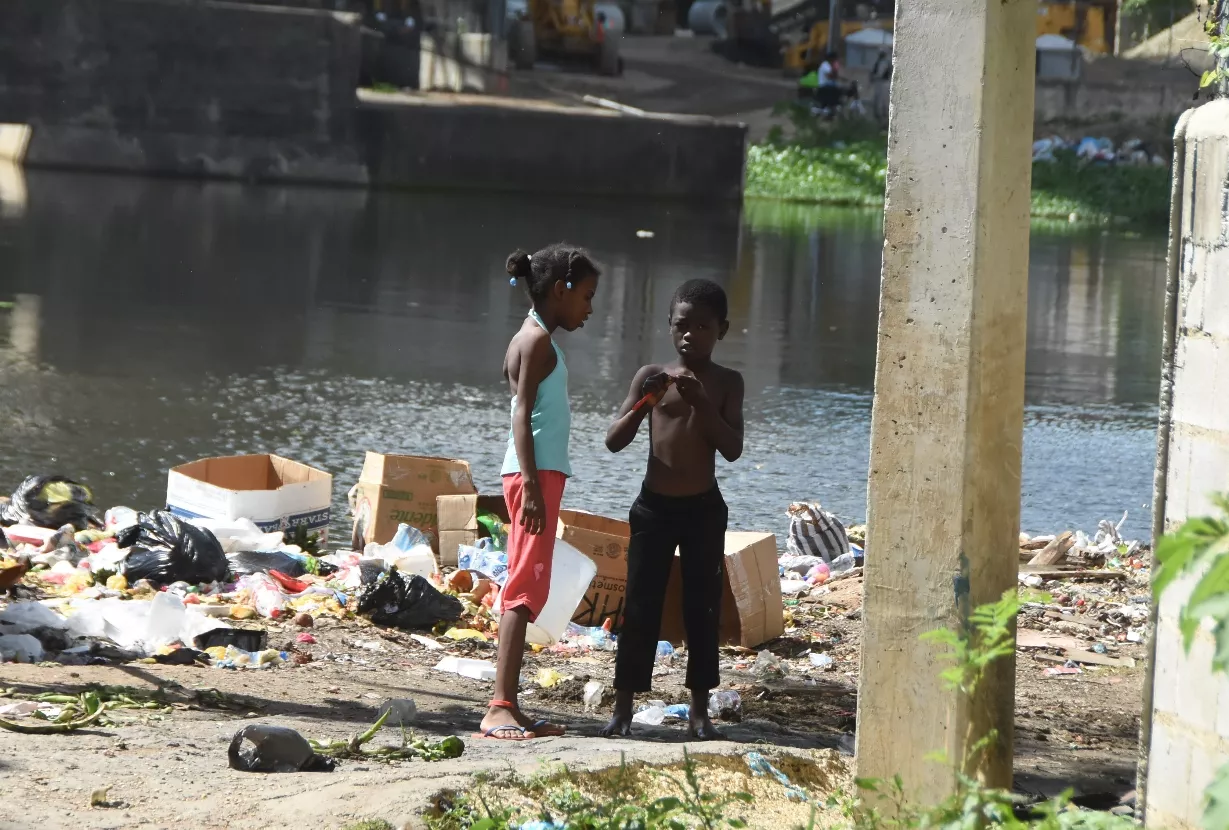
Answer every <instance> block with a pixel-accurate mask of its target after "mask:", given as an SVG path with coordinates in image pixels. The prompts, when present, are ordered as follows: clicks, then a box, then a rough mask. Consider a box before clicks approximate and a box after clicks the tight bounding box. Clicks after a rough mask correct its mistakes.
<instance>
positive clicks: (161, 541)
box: [116, 510, 230, 585]
mask: <svg viewBox="0 0 1229 830" xmlns="http://www.w3.org/2000/svg"><path fill="white" fill-rule="evenodd" d="M116 544H118V545H119V546H120V547H121V548H131V547H134V546H140V547H139V548H136V549H134V550H132V551H130V552H129V554H128V556H127V558H126V559H124V566H123V574H124V576H125V577H127V578H128V582H129V584H131V583H133V582H136V581H137V580H138V579H148V580H149V581H150V582H152V583H154V584H155V585H170V584H171V583H172V582H180V581H183V582H190V583H192V584H193V585H197V584H200V583H202V582H221V581H223V580H225V579H226V576H227V573H228V572H229V571H230V563H229V562H228V561H227V559H226V556H225V554H223V553H222V546H221V545H220V544H218V540H217V539H216V538H215V537H214V535H213V534H212V533H210V532H209V531H208V530H204V529H203V528H199V527H196V526H195V525H191V524H188V523H187V522H182V521H180V520H179V519H178V518H176V517H175V516H173V515H171V514H170V513H168V512H166V511H165V510H155V511H154V512H153V513H151V514H149V515H146V514H144V513H142V514H141V515H140V516H139V517H138V521H137V523H136V524H135V525H133V526H132V527H128V528H125V529H124V530H123V531H122V532H121V533H120V534H119V536H118V537H116Z"/></svg>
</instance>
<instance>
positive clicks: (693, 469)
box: [602, 280, 743, 740]
mask: <svg viewBox="0 0 1229 830" xmlns="http://www.w3.org/2000/svg"><path fill="white" fill-rule="evenodd" d="M727 316H728V303H727V301H726V296H725V291H723V290H722V289H721V286H719V285H717V284H716V283H714V282H710V281H708V280H689V281H687V282H685V283H683V284H682V285H681V286H679V289H678V291H676V292H675V294H674V298H673V299H672V300H671V301H670V335H671V338H672V339H673V340H674V349H675V351H676V352H678V360H676V361H674V362H673V363H670V364H669V365H659V364H650V365H648V366H645V367H643V368H641V369H640V371H638V372H637V373H636V375H635V377H633V378H632V384H631V388H630V389H629V390H628V393H627V399H626V400H625V401H623V406H622V407H621V408H620V409H619V414H618V417H617V418H616V419H615V422H614V423H613V424H611V425H610V429H609V430H608V431H607V433H606V447H607V449H609V450H610V451H611V452H619V451H621V450H623V449H625V448H626V447H627V446H628V445H629V444H631V442H632V440H633V439H634V438H635V437H636V433H637V432H638V431H639V429H640V425H641V424H642V423H643V422H644V421H645V420H648V422H649V464H648V470H647V471H646V473H645V477H644V485H643V487H642V488H641V490H640V495H639V497H638V498H637V499H636V501H635V503H633V504H632V509H631V515H630V517H629V518H630V521H631V532H632V535H631V541H630V542H629V544H628V549H627V600H626V606H625V613H624V615H623V628H622V630H621V631H620V632H619V644H618V653H617V654H616V655H615V682H614V685H615V707H614V716H613V717H612V718H611V719H610V723H609V724H607V725H606V726H605V728H603V729H602V735H603V736H605V737H608V738H609V737H612V736H616V735H618V736H626V735H629V734H630V733H631V723H632V701H633V698H634V696H635V695H636V693H637V692H647V691H649V689H650V687H651V685H652V681H653V664H654V662H655V660H656V655H657V642H658V636H659V633H660V631H661V616H662V607H663V605H664V604H665V599H666V585H667V583H668V582H669V580H670V571H671V569H672V567H673V565H674V551H675V549H676V548H677V549H678V552H679V562H680V565H681V567H682V574H681V575H682V578H683V584H684V585H686V586H687V588H686V590H685V591H683V624H684V626H685V628H686V631H687V678H686V685H687V688H688V689H690V690H691V713H690V724H689V726H690V731H691V735H692V737H694V738H699V739H701V740H708V739H712V738H719V737H721V736H720V735H719V734H718V732H717V730H716V729H715V728H714V727H713V723H712V721H711V720H710V719H709V715H708V696H709V692H710V691H712V689H714V688H715V687H716V686H717V684H718V681H719V679H720V678H719V673H718V655H717V645H718V632H719V630H720V624H721V596H722V591H723V590H724V579H723V572H724V567H725V531H726V524H727V522H728V519H729V510H728V509H727V508H726V503H725V499H723V498H722V496H721V490H720V488H718V486H717V470H716V467H717V462H716V455H717V453H721V455H722V456H723V457H724V458H725V459H726V460H727V461H736V460H737V459H738V458H739V457H740V456H741V455H742V452H743V377H742V375H741V374H739V373H738V372H736V371H734V370H733V369H727V368H725V367H724V366H719V365H717V364H716V363H714V362H713V349H714V348H715V347H716V345H717V341H719V340H722V339H723V338H724V337H725V335H726V332H727V331H729V329H730V323H729V321H728V320H727V319H726V318H727Z"/></svg>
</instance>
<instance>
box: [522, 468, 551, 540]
mask: <svg viewBox="0 0 1229 830" xmlns="http://www.w3.org/2000/svg"><path fill="white" fill-rule="evenodd" d="M521 527H523V528H525V532H526V533H528V534H529V535H530V536H538V535H540V534H541V533H542V532H543V531H544V530H545V529H546V504H545V502H543V501H542V487H541V486H540V485H539V484H538V483H537V482H536V481H533V482H530V481H526V482H525V483H524V493H523V495H522V497H521Z"/></svg>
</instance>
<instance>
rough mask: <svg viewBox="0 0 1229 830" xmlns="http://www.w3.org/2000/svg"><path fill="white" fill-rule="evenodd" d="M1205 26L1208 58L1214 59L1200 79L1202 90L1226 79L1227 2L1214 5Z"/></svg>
mask: <svg viewBox="0 0 1229 830" xmlns="http://www.w3.org/2000/svg"><path fill="white" fill-rule="evenodd" d="M1137 2H1138V0H1137ZM1203 26H1204V31H1206V32H1207V33H1208V41H1209V43H1208V56H1209V57H1210V58H1212V64H1213V65H1212V68H1211V69H1209V70H1208V71H1206V72H1204V73H1203V76H1202V77H1200V79H1199V88H1200V89H1203V88H1204V87H1209V86H1211V85H1212V84H1215V83H1218V82H1223V81H1224V80H1225V79H1226V72H1225V63H1226V61H1229V34H1226V32H1225V0H1216V2H1215V3H1213V4H1212V6H1211V8H1210V9H1208V19H1207V20H1206V21H1204V24H1203Z"/></svg>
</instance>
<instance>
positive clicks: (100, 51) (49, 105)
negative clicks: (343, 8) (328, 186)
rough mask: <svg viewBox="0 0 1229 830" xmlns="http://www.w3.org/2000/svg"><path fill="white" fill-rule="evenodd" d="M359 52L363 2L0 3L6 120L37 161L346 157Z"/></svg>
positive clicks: (217, 167)
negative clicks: (338, 7) (21, 133)
mask: <svg viewBox="0 0 1229 830" xmlns="http://www.w3.org/2000/svg"><path fill="white" fill-rule="evenodd" d="M360 59H361V45H360V30H359V27H358V25H357V21H356V19H355V18H354V17H353V16H350V15H340V14H334V13H330V12H318V11H311V10H304V9H290V8H279V7H275V6H249V5H239V4H230V3H217V2H200V0H192V1H188V0H5V2H3V3H0V122H10V123H12V122H18V123H26V124H29V125H30V126H31V127H32V138H31V142H30V146H29V150H28V156H27V162H28V163H30V164H39V163H44V164H49V165H55V164H61V163H68V164H71V163H73V162H74V160H76V159H82V160H85V159H90V160H94V161H95V162H96V163H97V164H99V165H100V166H103V167H107V168H112V169H129V170H141V169H150V170H155V171H174V170H184V171H192V170H200V171H201V172H206V173H218V174H222V175H237V176H246V175H258V174H259V173H260V172H261V171H262V170H265V169H268V168H272V169H274V170H282V171H289V170H295V169H297V168H300V167H302V168H305V169H307V170H309V171H312V172H317V173H318V172H321V171H320V168H322V167H324V168H328V167H334V166H335V167H337V168H339V169H338V170H337V171H336V172H335V173H334V175H333V177H334V178H342V179H345V178H361V174H362V171H361V169H359V168H357V167H356V166H355V159H356V156H355V154H354V153H353V151H352V149H351V148H350V146H349V145H350V131H351V130H352V123H353V122H352V113H353V109H354V89H355V86H356V85H357V81H358V73H359V62H360Z"/></svg>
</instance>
